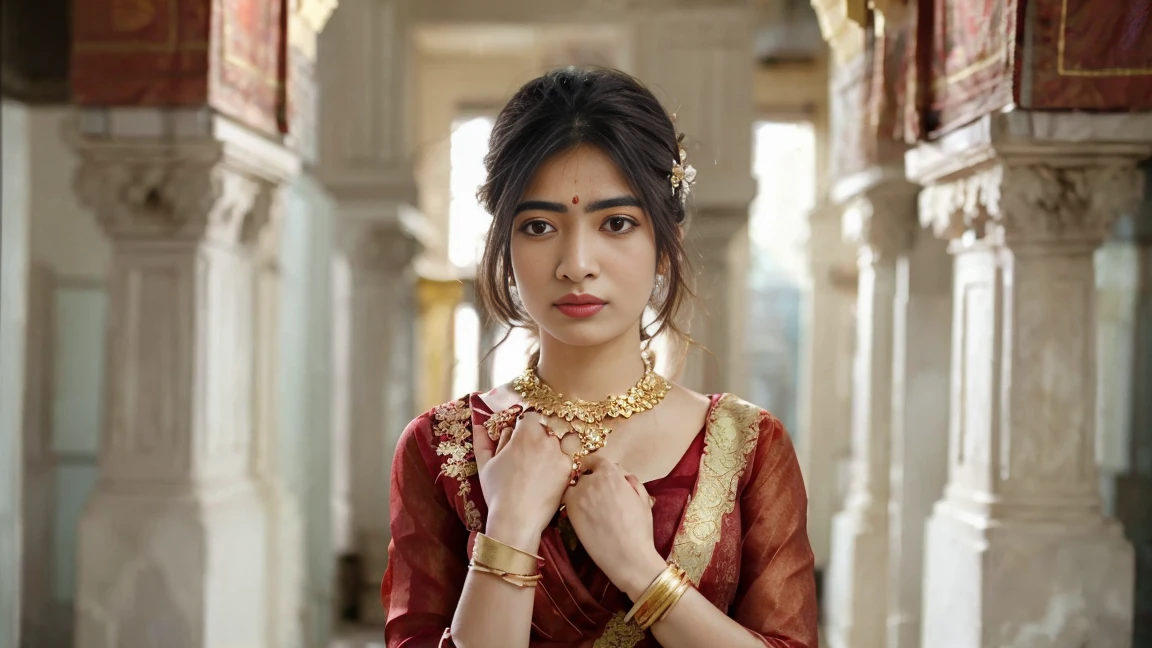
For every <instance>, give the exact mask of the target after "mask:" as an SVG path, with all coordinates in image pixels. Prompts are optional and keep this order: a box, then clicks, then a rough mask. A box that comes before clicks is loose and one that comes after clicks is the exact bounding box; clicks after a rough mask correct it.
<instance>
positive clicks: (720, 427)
mask: <svg viewBox="0 0 1152 648" xmlns="http://www.w3.org/2000/svg"><path fill="white" fill-rule="evenodd" d="M713 398H714V399H715V404H714V405H713V406H712V410H711V412H710V413H709V415H708V430H709V436H710V437H711V440H713V441H714V443H716V444H717V445H719V446H720V447H724V448H727V449H729V451H730V452H731V453H732V454H735V455H742V457H741V458H740V459H737V460H738V461H741V463H744V464H745V465H747V466H748V467H749V468H751V470H752V472H759V471H760V470H763V469H765V468H770V467H771V466H765V465H764V464H765V462H766V461H767V462H769V463H770V464H775V463H777V462H778V461H779V459H780V458H782V457H787V456H791V457H792V458H793V460H794V457H795V450H794V448H793V447H792V440H791V438H790V437H789V435H788V431H787V430H785V429H784V424H783V423H781V422H780V419H778V418H776V417H775V416H774V415H773V414H772V413H771V412H769V411H768V410H766V409H764V408H762V407H760V406H758V405H754V404H752V403H749V402H748V401H746V400H744V399H742V398H740V397H739V396H736V395H733V394H719V395H716V396H714V397H713Z"/></svg>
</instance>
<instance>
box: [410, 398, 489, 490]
mask: <svg viewBox="0 0 1152 648" xmlns="http://www.w3.org/2000/svg"><path fill="white" fill-rule="evenodd" d="M474 396H475V395H474V394H468V395H466V396H463V397H461V398H458V399H456V400H451V401H448V402H446V403H441V404H440V405H437V406H436V407H433V408H432V409H430V410H428V411H426V412H424V413H423V414H421V415H419V416H417V417H416V418H414V419H412V422H410V423H409V424H408V426H407V427H406V428H405V429H404V432H403V434H402V435H401V436H400V442H399V443H398V445H397V449H396V451H397V453H402V452H405V451H412V450H418V451H419V452H420V454H422V455H424V458H425V461H426V463H428V464H429V466H430V467H436V469H437V471H438V472H441V473H443V474H445V475H448V476H450V477H455V478H457V479H461V480H464V479H467V478H468V477H470V476H471V475H472V474H475V470H476V458H475V455H474V454H473V452H472V405H471V403H472V399H473V397H474Z"/></svg>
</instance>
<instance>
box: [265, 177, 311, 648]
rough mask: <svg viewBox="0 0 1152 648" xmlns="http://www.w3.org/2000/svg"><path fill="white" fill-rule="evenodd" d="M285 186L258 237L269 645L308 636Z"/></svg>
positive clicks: (292, 645)
mask: <svg viewBox="0 0 1152 648" xmlns="http://www.w3.org/2000/svg"><path fill="white" fill-rule="evenodd" d="M284 192H285V190H284V189H281V190H279V191H278V192H277V195H276V196H271V195H270V196H269V198H271V199H272V200H271V205H269V207H268V209H269V221H268V224H267V225H266V226H265V227H264V228H263V230H262V231H261V232H260V235H259V236H258V237H257V239H256V240H255V241H254V242H253V247H254V261H255V273H256V277H255V294H254V298H255V311H254V321H253V333H254V336H255V340H256V348H255V357H254V358H253V361H254V363H253V378H254V380H253V386H254V390H253V392H254V393H253V408H254V409H253V415H254V416H253V435H252V475H253V477H255V479H256V486H257V488H258V489H259V491H260V494H261V496H262V497H263V498H264V505H265V507H266V508H267V510H268V534H267V536H266V539H267V544H266V546H265V550H264V558H265V568H266V570H267V572H266V573H267V581H266V583H267V585H266V592H267V596H268V605H267V608H268V613H267V615H266V624H267V630H266V632H267V637H268V645H270V646H283V647H284V648H298V647H299V646H300V645H301V641H302V640H303V638H304V634H305V632H304V627H303V619H304V611H303V607H304V602H303V600H302V595H303V593H304V588H303V578H304V573H303V568H304V539H303V528H302V522H301V517H300V516H301V513H300V502H299V501H298V500H297V498H296V496H295V494H294V493H292V492H291V491H290V490H289V488H288V484H287V482H286V480H285V476H284V470H285V468H286V466H284V465H283V462H282V461H281V458H282V457H283V456H284V448H283V447H282V446H283V444H284V443H285V441H286V439H285V436H284V428H283V427H282V424H281V420H280V407H281V403H280V393H281V385H280V375H281V371H282V368H281V363H280V357H281V344H282V343H283V337H282V336H281V331H280V313H281V300H280V295H281V280H280V250H281V235H282V225H283V218H284V214H283V208H284V204H283V194H284Z"/></svg>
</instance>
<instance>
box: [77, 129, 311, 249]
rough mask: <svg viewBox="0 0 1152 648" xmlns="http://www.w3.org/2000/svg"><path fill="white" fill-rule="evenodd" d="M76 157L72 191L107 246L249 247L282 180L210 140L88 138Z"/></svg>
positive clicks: (265, 219) (220, 143)
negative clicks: (173, 243)
mask: <svg viewBox="0 0 1152 648" xmlns="http://www.w3.org/2000/svg"><path fill="white" fill-rule="evenodd" d="M76 150H77V152H78V153H79V156H80V160H81V163H80V166H79V167H78V168H77V170H76V173H75V176H74V177H73V189H74V190H75V192H76V195H77V197H78V198H79V200H80V202H81V204H83V205H84V206H85V207H87V208H89V209H91V210H92V211H93V212H94V213H95V215H96V218H97V220H98V221H99V223H100V224H101V226H102V227H103V228H104V231H105V232H106V233H107V234H108V236H109V238H111V239H112V240H113V241H124V240H133V241H165V240H167V241H185V242H189V243H194V242H198V241H201V240H211V241H213V242H216V243H223V244H232V245H246V244H250V243H253V242H254V241H255V237H256V236H257V234H259V232H260V231H261V229H262V228H263V227H264V225H265V224H266V223H267V221H268V218H269V213H270V210H271V204H272V202H273V193H274V192H275V190H276V183H277V182H279V181H282V180H283V179H284V178H285V177H286V176H287V175H288V171H287V170H285V172H284V173H283V174H276V175H266V174H264V175H262V174H258V173H254V172H253V170H252V169H251V168H248V165H247V164H239V163H234V161H233V160H232V159H231V156H230V155H229V153H228V151H227V147H226V146H225V144H224V143H222V142H219V141H215V140H202V141H198V142H195V143H190V144H179V145H171V144H167V143H160V142H156V141H155V140H151V141H146V142H125V141H123V140H120V139H93V140H82V141H79V142H77V145H76Z"/></svg>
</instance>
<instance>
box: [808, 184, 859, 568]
mask: <svg viewBox="0 0 1152 648" xmlns="http://www.w3.org/2000/svg"><path fill="white" fill-rule="evenodd" d="M841 211H842V210H841V209H840V208H838V207H835V206H833V205H825V206H823V207H820V208H817V209H814V210H813V211H812V212H811V214H810V215H809V218H808V226H809V232H810V234H809V239H808V255H809V260H810V264H811V268H812V284H811V288H810V290H809V293H808V295H807V296H806V297H807V298H806V300H805V304H806V308H805V313H804V319H803V323H802V325H801V327H800V330H801V332H802V333H801V334H802V335H803V341H802V342H801V345H802V349H803V351H802V354H803V360H802V361H801V386H800V397H799V401H800V412H801V415H800V434H799V435H798V436H799V440H798V443H797V445H796V452H797V455H798V458H799V460H800V467H801V469H802V470H803V472H804V481H805V486H806V487H807V489H808V538H809V540H810V541H811V543H812V553H813V554H815V557H816V569H817V570H818V571H821V572H823V571H825V570H827V568H828V560H829V556H830V554H831V544H832V516H833V515H834V514H835V513H836V512H837V511H838V510H839V509H840V505H841V504H842V503H843V502H844V495H845V492H846V490H847V470H846V467H847V466H848V462H849V458H850V456H851V439H852V434H851V427H852V354H853V349H854V348H855V342H854V340H855V336H856V320H855V317H854V315H853V311H854V305H855V300H856V262H855V259H854V250H853V249H852V247H851V246H849V245H848V244H847V243H845V242H844V240H843V236H842V235H841V229H842V228H841V224H840V212H841Z"/></svg>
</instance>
